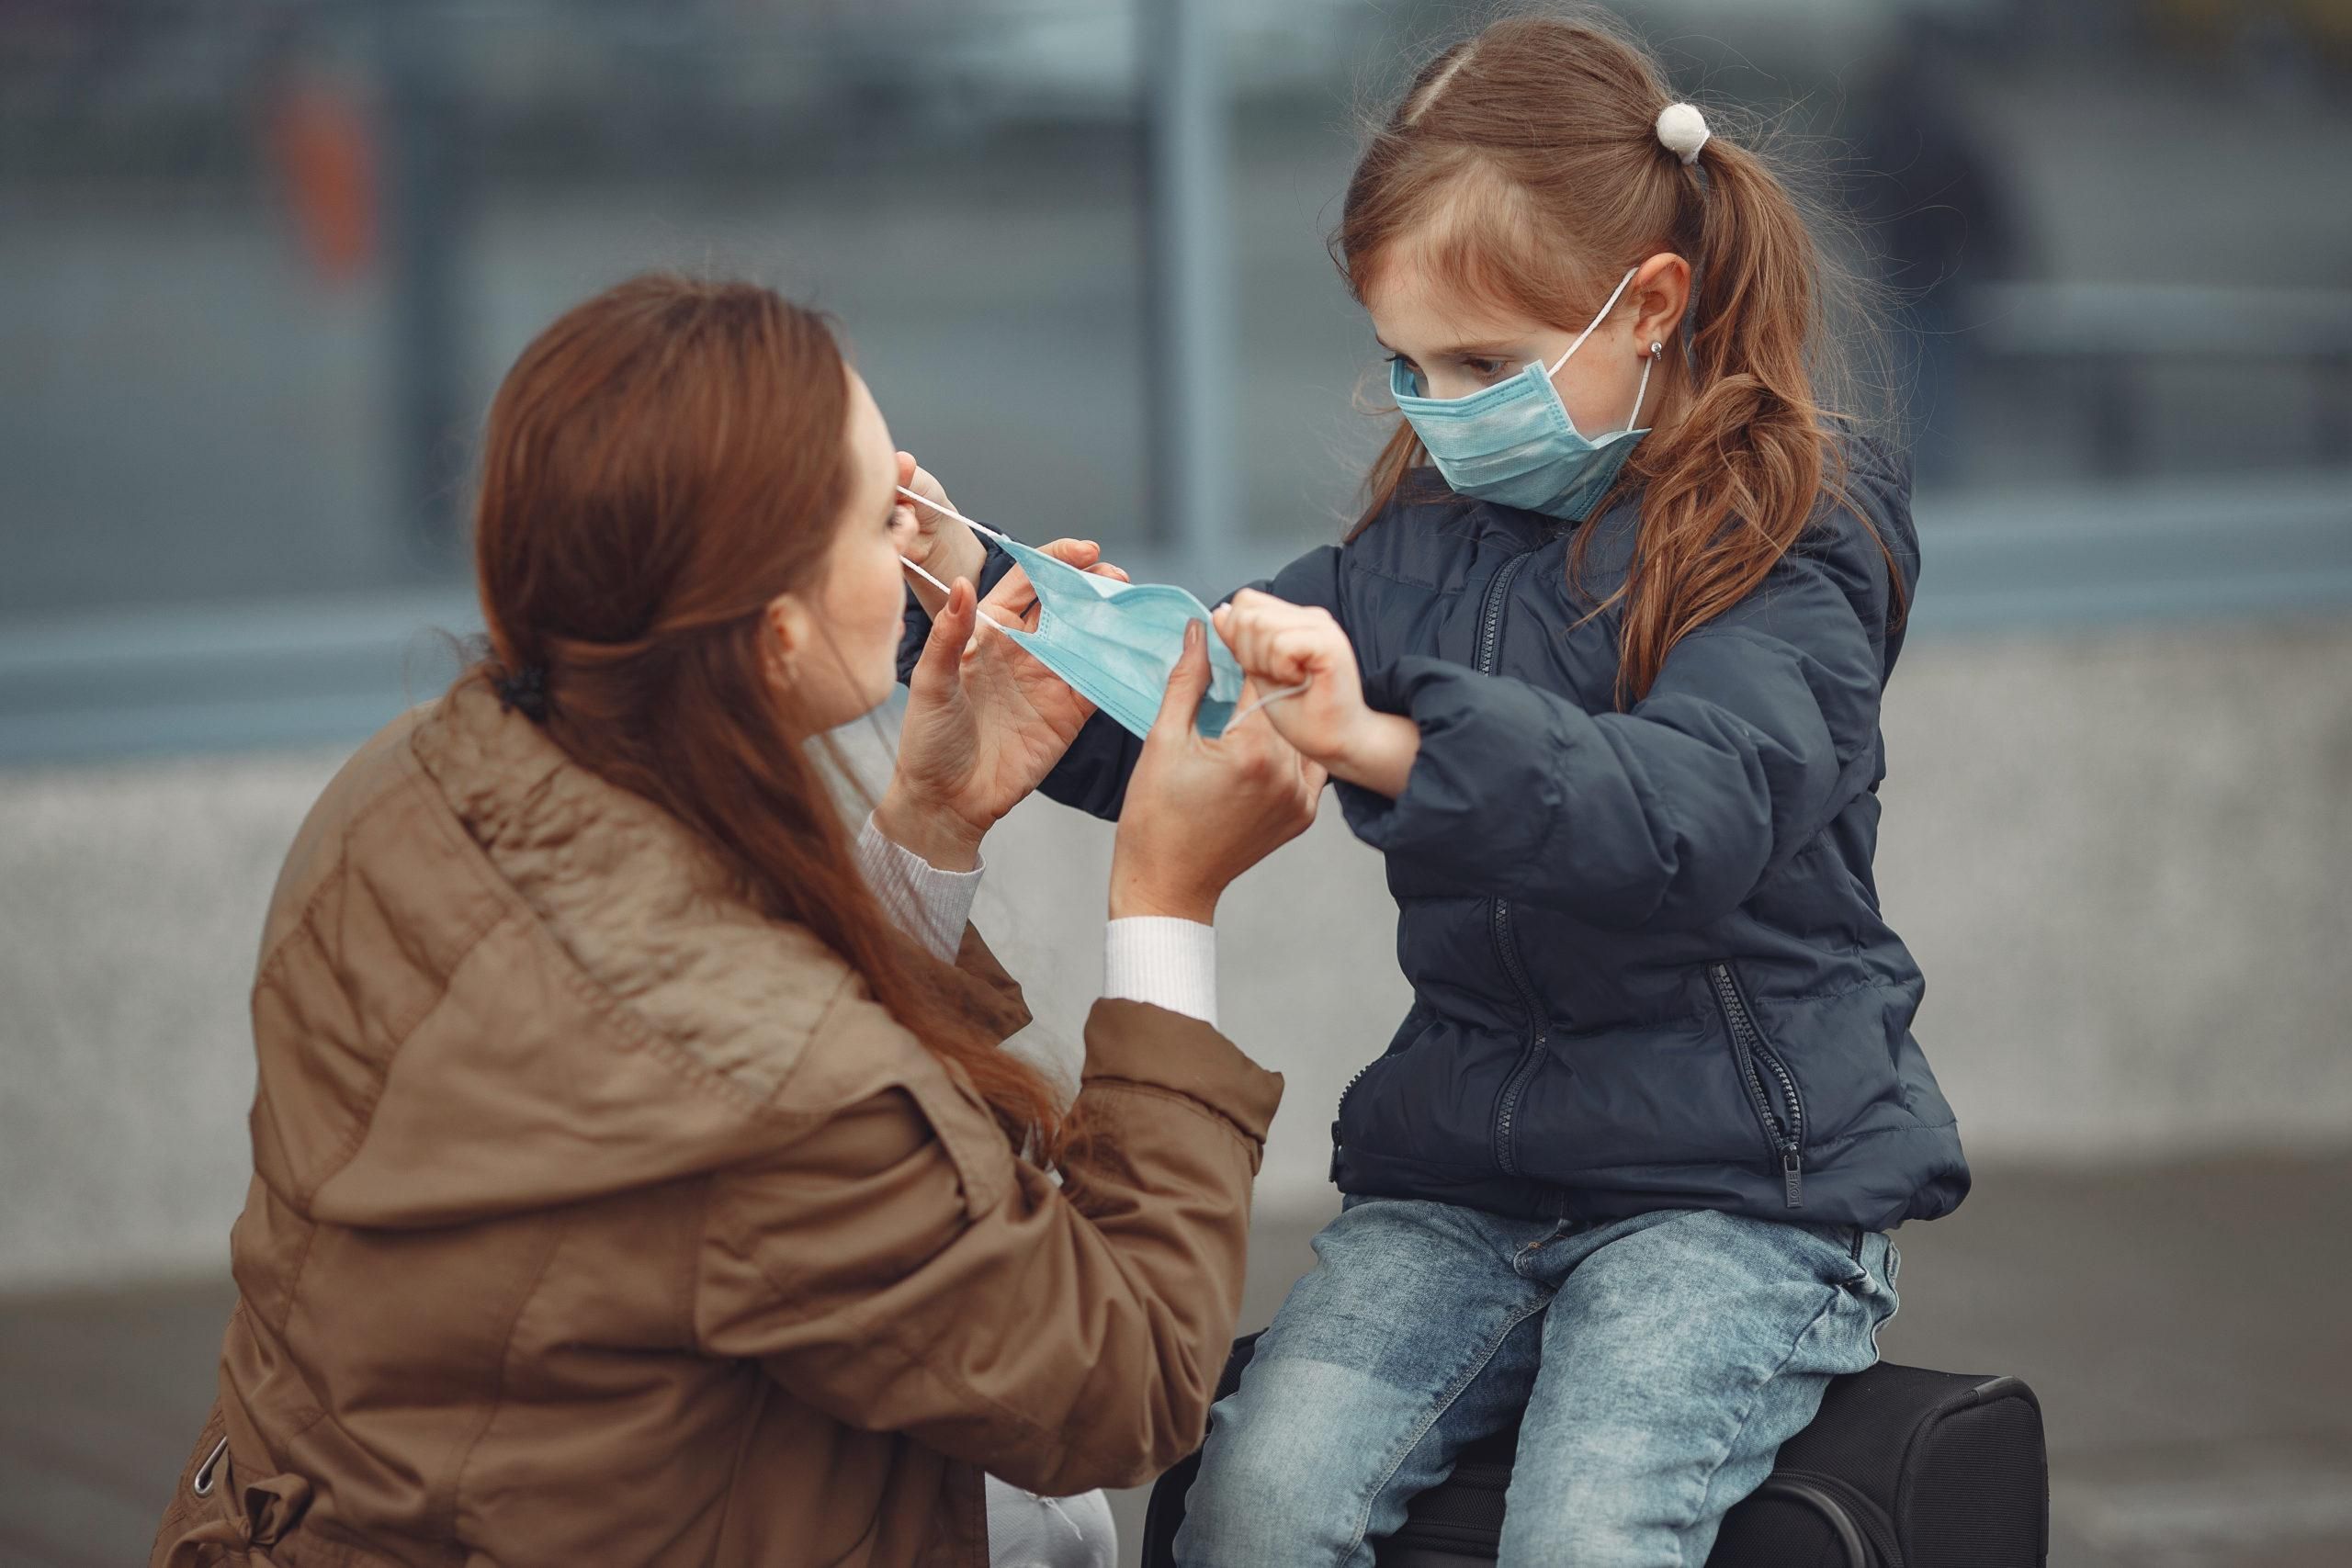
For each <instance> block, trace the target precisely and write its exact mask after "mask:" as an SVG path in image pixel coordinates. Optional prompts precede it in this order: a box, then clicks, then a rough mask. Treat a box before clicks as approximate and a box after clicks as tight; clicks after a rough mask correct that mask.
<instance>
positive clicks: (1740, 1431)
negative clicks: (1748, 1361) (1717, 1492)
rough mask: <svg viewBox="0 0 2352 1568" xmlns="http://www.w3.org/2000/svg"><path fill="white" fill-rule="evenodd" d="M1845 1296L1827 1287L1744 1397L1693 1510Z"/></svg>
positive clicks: (1840, 1290) (1678, 1549)
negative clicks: (1775, 1385) (1767, 1395)
mask: <svg viewBox="0 0 2352 1568" xmlns="http://www.w3.org/2000/svg"><path fill="white" fill-rule="evenodd" d="M1845 1293H1846V1292H1845V1291H1844V1290H1843V1288H1841V1287H1839V1286H1835V1285H1833V1286H1831V1287H1830V1290H1829V1295H1828V1298H1827V1299H1826V1300H1825V1301H1824V1302H1823V1303H1821V1310H1820V1311H1819V1312H1816V1313H1815V1314H1813V1318H1812V1320H1811V1321H1810V1322H1808V1323H1807V1324H1806V1325H1804V1327H1803V1328H1801V1329H1799V1330H1798V1331H1797V1335H1796V1337H1795V1338H1793V1339H1792V1340H1790V1341H1789V1348H1788V1350H1787V1351H1786V1352H1785V1353H1784V1354H1783V1355H1782V1356H1781V1359H1780V1360H1779V1361H1777V1362H1775V1363H1774V1364H1773V1367H1772V1370H1771V1371H1769V1372H1767V1373H1765V1374H1764V1376H1763V1377H1762V1378H1761V1379H1760V1380H1758V1382H1757V1384H1756V1387H1755V1389H1754V1390H1753V1391H1752V1392H1751V1393H1749V1394H1748V1396H1747V1408H1745V1409H1743V1410H1742V1411H1741V1412H1740V1413H1739V1420H1738V1423H1737V1424H1736V1425H1735V1426H1734V1427H1732V1429H1731V1441H1729V1442H1727V1443H1725V1444H1724V1450H1723V1452H1722V1454H1720V1455H1719V1456H1717V1458H1716V1460H1715V1462H1714V1463H1713V1464H1712V1465H1710V1466H1708V1467H1707V1473H1706V1474H1705V1475H1704V1476H1702V1478H1701V1479H1700V1482H1699V1498H1698V1504H1697V1508H1704V1507H1705V1506H1707V1494H1708V1493H1709V1492H1711V1491H1713V1489H1714V1484H1715V1477H1716V1476H1717V1475H1719V1474H1721V1473H1722V1472H1723V1468H1724V1465H1726V1464H1729V1463H1730V1462H1731V1456H1732V1455H1733V1454H1734V1453H1735V1452H1736V1451H1737V1450H1738V1448H1739V1439H1740V1438H1742V1437H1744V1436H1746V1435H1747V1424H1748V1423H1749V1422H1750V1421H1753V1420H1754V1419H1755V1418H1756V1407H1757V1405H1758V1404H1762V1403H1763V1400H1764V1391H1765V1390H1766V1389H1768V1388H1770V1386H1771V1385H1772V1380H1773V1379H1774V1378H1777V1377H1779V1376H1780V1375H1781V1369H1782V1368H1784V1367H1786V1366H1787V1365H1788V1364H1789V1363H1790V1362H1791V1361H1792V1360H1794V1359H1796V1353H1797V1348H1798V1347H1799V1346H1801V1345H1803V1344H1804V1341H1805V1337H1806V1336H1807V1335H1809V1334H1811V1333H1812V1332H1813V1331H1814V1330H1815V1329H1816V1328H1818V1327H1820V1326H1821V1325H1822V1323H1823V1321H1824V1320H1825V1319H1826V1318H1827V1317H1828V1316H1829V1314H1830V1313H1832V1312H1833V1311H1835V1310H1836V1309H1837V1306H1838V1298H1839V1297H1841V1296H1843V1295H1844V1294H1845ZM1697 1508H1694V1509H1693V1510H1692V1517H1691V1523H1692V1524H1696V1523H1697V1522H1698V1517H1697ZM1724 1511H1725V1512H1726V1513H1728V1512H1729V1511H1730V1510H1729V1509H1725V1510H1724ZM1685 1540H1689V1533H1688V1531H1687V1530H1686V1531H1685V1532H1683V1534H1682V1537H1681V1539H1680V1540H1677V1541H1676V1543H1675V1553H1676V1555H1677V1556H1678V1557H1681V1556H1683V1551H1682V1547H1683V1541H1685ZM1685 1568H1688V1563H1687V1559H1686V1560H1685Z"/></svg>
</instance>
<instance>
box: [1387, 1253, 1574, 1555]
mask: <svg viewBox="0 0 2352 1568" xmlns="http://www.w3.org/2000/svg"><path fill="white" fill-rule="evenodd" d="M1513 1272H1516V1270H1513ZM1522 1278H1524V1276H1522ZM1551 1304H1552V1298H1551V1297H1550V1296H1548V1295H1547V1296H1545V1297H1544V1299H1543V1300H1541V1301H1539V1302H1537V1303H1534V1304H1533V1305H1532V1306H1530V1307H1527V1308H1525V1309H1524V1310H1522V1311H1520V1312H1517V1313H1514V1314H1511V1317H1510V1321H1509V1322H1507V1323H1505V1324H1504V1325H1503V1326H1502V1329H1501V1331H1500V1332H1499V1333H1498V1334H1497V1335H1496V1336H1495V1337H1494V1338H1493V1339H1491V1340H1489V1341H1488V1342H1487V1348H1486V1351H1485V1353H1484V1354H1482V1355H1480V1356H1479V1357H1478V1359H1476V1360H1475V1361H1473V1362H1471V1364H1470V1365H1469V1366H1468V1367H1466V1368H1464V1370H1463V1371H1462V1373H1461V1375H1460V1376H1458V1377H1456V1378H1455V1379H1454V1380H1453V1385H1452V1386H1451V1387H1449V1388H1448V1389H1447V1390H1446V1391H1445V1393H1444V1395H1443V1396H1442V1397H1441V1398H1440V1399H1439V1400H1438V1401H1437V1403H1436V1404H1433V1405H1431V1406H1430V1409H1429V1411H1428V1412H1427V1413H1426V1414H1425V1415H1424V1416H1422V1418H1421V1423H1420V1425H1419V1426H1418V1427H1415V1428H1413V1434H1412V1437H1411V1438H1409V1439H1408V1440H1407V1442H1406V1443H1405V1445H1404V1446H1403V1447H1401V1448H1399V1449H1398V1450H1397V1458H1396V1460H1395V1461H1393V1462H1392V1463H1390V1465H1389V1466H1388V1472H1387V1473H1386V1474H1385V1475H1383V1476H1382V1477H1381V1478H1380V1479H1379V1480H1378V1481H1377V1482H1375V1483H1374V1485H1373V1488H1372V1490H1371V1491H1370V1492H1369V1493H1367V1494H1366V1495H1365V1496H1364V1500H1363V1509H1362V1510H1361V1511H1359V1512H1358V1513H1357V1515H1356V1523H1355V1529H1353V1530H1352V1531H1351V1532H1350V1534H1349V1537H1348V1547H1347V1551H1348V1555H1349V1556H1350V1557H1352V1556H1354V1555H1355V1550H1356V1548H1357V1547H1359V1546H1362V1545H1363V1538H1364V1532H1365V1531H1367V1530H1369V1529H1371V1528H1372V1509H1373V1505H1374V1504H1375V1503H1377V1502H1379V1501H1380V1497H1381V1495H1382V1494H1383V1493H1385V1492H1386V1491H1387V1490H1388V1487H1389V1484H1390V1483H1392V1482H1394V1481H1395V1480H1396V1479H1397V1472H1398V1471H1399V1470H1402V1469H1403V1468H1404V1467H1405V1461H1406V1460H1407V1459H1408V1458H1409V1457H1411V1455H1412V1452H1413V1450H1415V1449H1417V1448H1419V1447H1420V1446H1421V1439H1422V1438H1426V1437H1428V1436H1429V1435H1430V1429H1431V1428H1433V1427H1436V1425H1437V1424H1438V1423H1439V1422H1440V1421H1442V1420H1443V1419H1444V1418H1445V1413H1446V1412H1447V1411H1449V1410H1451V1409H1453V1404H1454V1401H1456V1400H1458V1399H1460V1398H1461V1397H1462V1396H1463V1394H1464V1393H1466V1392H1467V1391H1468V1389H1469V1387H1470V1385H1471V1384H1472V1383H1473V1382H1476V1381H1477V1379H1478V1374H1479V1373H1481V1372H1483V1371H1486V1370H1487V1365H1488V1364H1489V1363H1490V1362H1492V1361H1493V1360H1494V1359H1495V1354H1496V1352H1498V1351H1499V1350H1500V1349H1501V1348H1503V1341H1504V1340H1506V1339H1508V1338H1510V1336H1511V1332H1512V1330H1514V1329H1516V1328H1517V1327H1518V1326H1519V1325H1521V1324H1522V1323H1525V1322H1526V1321H1527V1320H1528V1319H1529V1318H1531V1317H1533V1316H1534V1315H1535V1314H1537V1313H1539V1312H1542V1311H1543V1310H1544V1308H1546V1307H1548V1306H1550V1305H1551Z"/></svg>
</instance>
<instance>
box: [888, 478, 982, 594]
mask: <svg viewBox="0 0 2352 1568" xmlns="http://www.w3.org/2000/svg"><path fill="white" fill-rule="evenodd" d="M899 483H900V484H902V485H904V486H906V487H907V488H908V489H909V490H910V491H914V492H915V493H916V494H918V495H920V496H922V497H923V498H925V499H926V500H929V501H932V502H936V503H937V504H938V505H940V506H948V505H951V504H952V503H951V502H949V501H948V499H947V492H946V491H944V490H942V489H940V487H939V481H938V480H937V479H933V477H932V476H931V474H930V473H929V472H928V471H927V470H925V469H923V468H918V467H917V466H916V465H915V459H914V454H913V453H911V452H901V453H899ZM890 538H891V541H892V542H893V543H895V544H896V545H897V546H898V547H899V554H900V555H902V556H904V557H906V558H907V559H909V560H910V561H912V562H914V563H915V564H916V565H917V566H919V567H921V568H922V569H923V570H925V571H927V572H929V573H931V575H932V576H933V577H935V578H937V579H939V581H942V582H954V581H956V579H957V578H959V577H961V578H965V579H967V580H968V581H973V582H978V581H979V580H980V566H981V563H983V562H984V561H986V560H987V559H988V553H989V552H988V547H987V546H986V545H983V544H981V543H980V541H979V538H978V536H976V535H975V534H974V533H973V532H972V531H971V530H970V529H969V528H967V527H965V526H964V525H962V524H961V523H958V522H956V519H954V518H953V517H950V516H948V515H947V514H946V513H944V512H939V511H936V510H934V509H933V507H929V506H918V505H916V504H915V503H914V502H911V501H908V500H906V499H905V498H904V497H903V496H902V497H900V498H899V508H898V510H897V512H895V513H892V515H891V519H890ZM909 581H910V582H911V583H912V584H913V587H914V591H915V598H916V600H917V602H918V603H920V604H922V607H923V611H924V613H925V614H927V615H933V616H936V615H938V614H939V607H940V605H942V604H945V603H946V600H947V596H946V595H945V594H944V593H942V592H940V591H939V590H938V589H936V588H933V586H932V585H931V584H930V583H928V582H925V581H922V579H921V578H910V579H909Z"/></svg>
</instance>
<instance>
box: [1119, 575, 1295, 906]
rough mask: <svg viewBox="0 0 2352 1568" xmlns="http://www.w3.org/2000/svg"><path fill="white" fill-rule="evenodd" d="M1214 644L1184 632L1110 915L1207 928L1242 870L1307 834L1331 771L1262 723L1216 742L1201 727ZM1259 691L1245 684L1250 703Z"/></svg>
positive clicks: (1125, 833)
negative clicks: (1196, 724) (1197, 719)
mask: <svg viewBox="0 0 2352 1568" xmlns="http://www.w3.org/2000/svg"><path fill="white" fill-rule="evenodd" d="M1208 685H1209V656H1208V640H1207V637H1206V634H1205V633H1204V630H1203V628H1202V626H1201V625H1200V623H1198V622H1197V621H1196V622H1194V623H1193V625H1192V626H1188V627H1186V628H1185V632H1184V655H1183V658H1182V659H1181V660H1179V661H1178V662H1177V665H1176V671H1175V673H1174V674H1173V675H1171V676H1170V678H1169V682H1168V694H1167V696H1166V697H1165V698H1163V699H1162V700H1161V703H1160V705H1159V721H1158V722H1157V723H1155V724H1154V725H1153V726H1152V727H1151V733H1150V735H1148V736H1147V737H1146V738H1145V739H1144V743H1143V752H1142V755H1141V756H1140V757H1138V758H1137V760H1136V770H1135V773H1134V774H1133V776H1132V777H1131V778H1130V779H1129V780H1128V781H1127V801H1126V807H1125V809H1124V810H1123V811H1122V812H1121V813H1120V816H1119V836H1118V840H1117V843H1116V847H1115V848H1114V850H1113V852H1112V855H1111V918H1112V919H1122V918H1123V917H1125V916H1128V915H1167V916H1173V917H1175V918H1176V919H1186V920H1196V921H1198V922H1199V923H1201V924H1203V925H1208V924H1211V923H1213V922H1214V921H1215V919H1216V903H1217V899H1218V897H1221V896H1222V895H1223V894H1224V892H1225V890H1226V888H1227V886H1230V885H1231V884H1232V882H1233V880H1234V879H1235V878H1236V877H1238V876H1239V875H1240V874H1242V873H1243V872H1245V871H1247V870H1249V869H1250V867H1251V866H1253V865H1255V864H1257V863H1259V862H1260V861H1261V860H1263V859H1265V858H1266V857H1267V856H1268V855H1270V854H1272V853H1273V852H1274V851H1276V850H1278V849H1280V848H1281V847H1282V846H1283V845H1284V844H1286V843H1288V842H1289V841H1290V840H1293V839H1295V838H1296V837H1297V836H1298V835H1299V834H1301V833H1303V832H1305V831H1306V825H1307V824H1308V823H1310V822H1312V821H1314V820H1315V805H1316V800H1317V797H1318V796H1319V795H1322V793H1323V782H1324V771H1323V769H1322V768H1321V767H1320V766H1319V765H1318V764H1317V763H1315V762H1313V761H1309V760H1308V759H1306V757H1303V756H1301V755H1300V754H1299V752H1298V750H1297V749H1296V748H1295V747H1294V746H1292V745H1291V744H1290V742H1289V741H1287V740H1285V739H1283V737H1282V736H1281V735H1280V734H1279V733H1278V732H1277V731H1275V730H1274V729H1273V728H1271V727H1270V726H1267V725H1262V724H1244V725H1238V726H1236V727H1234V728H1230V729H1227V731H1226V732H1225V734H1224V735H1223V736H1221V737H1220V738H1218V739H1215V740H1207V739H1202V737H1201V734H1200V732H1199V731H1198V730H1197V729H1195V728H1193V719H1194V716H1195V715H1196V713H1197V712H1198V710H1199V708H1200V705H1201V694H1203V693H1204V692H1206V691H1207V690H1208ZM1252 689H1253V688H1251V687H1250V686H1248V685H1245V686H1244V687H1243V688H1242V690H1243V694H1244V695H1243V699H1242V700H1243V701H1245V702H1247V701H1248V700H1249V696H1250V693H1251V691H1252Z"/></svg>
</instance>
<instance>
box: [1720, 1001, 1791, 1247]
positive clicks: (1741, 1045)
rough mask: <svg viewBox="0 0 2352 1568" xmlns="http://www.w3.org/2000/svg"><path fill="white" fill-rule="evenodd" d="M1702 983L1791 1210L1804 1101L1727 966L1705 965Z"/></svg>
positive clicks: (1782, 1193)
mask: <svg viewBox="0 0 2352 1568" xmlns="http://www.w3.org/2000/svg"><path fill="white" fill-rule="evenodd" d="M1707 979H1708V982H1709V984H1710V985H1711V986H1712V987H1713V989H1714V993H1715V1005H1716V1006H1717V1007H1719V1008H1721V1009H1722V1010H1723V1015H1724V1028H1725V1029H1726V1030H1728V1031H1729V1032H1730V1033H1731V1053H1732V1056H1733V1058H1734V1059H1735V1060H1736V1062H1737V1063H1738V1064H1739V1076H1740V1078H1741V1081H1742V1082H1743V1083H1744V1084H1745V1085H1746V1086H1747V1100H1748V1103H1749V1105H1751V1106H1752V1107H1754V1109H1755V1111H1756V1121H1757V1124H1758V1126H1760V1127H1762V1128H1763V1130H1764V1143H1765V1146H1766V1147H1767V1148H1768V1149H1769V1150H1770V1153H1771V1156H1772V1158H1773V1160H1774V1161H1775V1162H1776V1163H1777V1164H1778V1165H1779V1166H1780V1168H1781V1199H1782V1201H1784V1202H1785V1203H1786V1204H1787V1206H1788V1207H1790V1208H1792V1209H1802V1208H1804V1100H1803V1098H1802V1097H1800V1096H1799V1095H1798V1093H1797V1080H1796V1075H1795V1074H1793V1073H1792V1072H1790V1071H1789V1069H1788V1066H1787V1064H1786V1063H1784V1062H1782V1061H1781V1058H1780V1057H1779V1056H1778V1055H1775V1054H1774V1053H1773V1050H1772V1048H1771V1046H1770V1045H1768V1044H1766V1043H1765V1042H1764V1032H1763V1031H1762V1030H1760V1029H1758V1027H1757V1026H1756V1015H1755V1013H1754V1011H1753V1010H1750V1009H1749V1007H1748V1005H1747V996H1746V995H1745V994H1744V993H1743V992H1742V991H1741V990H1740V988H1739V977H1738V976H1736V975H1734V974H1733V973H1732V969H1731V965H1730V964H1727V963H1715V964H1708V965H1707ZM1767 1073H1770V1075H1771V1077H1772V1079H1773V1082H1774V1084H1775V1086H1776V1087H1777V1088H1778V1089H1779V1090H1780V1093H1781V1106H1782V1107H1783V1108H1784V1109H1783V1110H1777V1111H1776V1110H1775V1109H1774V1108H1773V1105H1772V1096H1771V1094H1770V1092H1769V1091H1768V1090H1767V1089H1765V1087H1764V1075H1765V1074H1767Z"/></svg>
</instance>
